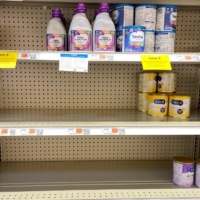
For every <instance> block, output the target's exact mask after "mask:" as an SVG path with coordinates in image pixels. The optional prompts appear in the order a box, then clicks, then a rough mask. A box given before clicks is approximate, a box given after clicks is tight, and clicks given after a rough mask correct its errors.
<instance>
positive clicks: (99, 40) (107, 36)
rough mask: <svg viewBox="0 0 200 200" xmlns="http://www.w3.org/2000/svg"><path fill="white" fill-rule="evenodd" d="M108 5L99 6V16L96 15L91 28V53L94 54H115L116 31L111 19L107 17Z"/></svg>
mask: <svg viewBox="0 0 200 200" xmlns="http://www.w3.org/2000/svg"><path fill="white" fill-rule="evenodd" d="M109 8H110V6H109V4H108V3H101V4H100V5H99V11H100V14H98V15H97V17H96V19H95V22H94V28H93V51H94V52H102V51H103V52H115V51H116V50H115V49H116V44H115V43H116V42H115V41H116V30H115V25H114V23H113V21H112V19H111V18H110V16H109Z"/></svg>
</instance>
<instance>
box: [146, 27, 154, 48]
mask: <svg viewBox="0 0 200 200" xmlns="http://www.w3.org/2000/svg"><path fill="white" fill-rule="evenodd" d="M154 50H155V31H148V30H146V35H145V52H154Z"/></svg>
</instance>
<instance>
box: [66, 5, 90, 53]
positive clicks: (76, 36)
mask: <svg viewBox="0 0 200 200" xmlns="http://www.w3.org/2000/svg"><path fill="white" fill-rule="evenodd" d="M86 10H87V9H86V5H85V4H83V3H78V4H77V6H76V11H75V13H74V14H75V15H74V17H73V19H72V22H71V24H70V28H69V51H78V52H80V51H86V52H90V51H92V28H91V25H90V22H89V21H88V19H87V16H86Z"/></svg>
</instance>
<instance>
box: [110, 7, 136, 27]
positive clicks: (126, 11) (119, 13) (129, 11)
mask: <svg viewBox="0 0 200 200" xmlns="http://www.w3.org/2000/svg"><path fill="white" fill-rule="evenodd" d="M112 20H113V22H114V24H115V28H116V30H118V29H122V28H123V27H124V26H132V25H133V21H134V6H133V5H131V4H117V5H114V6H113V7H112Z"/></svg>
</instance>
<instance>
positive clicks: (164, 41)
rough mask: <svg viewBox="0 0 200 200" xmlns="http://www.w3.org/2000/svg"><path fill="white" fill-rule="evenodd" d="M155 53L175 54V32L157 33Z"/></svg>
mask: <svg viewBox="0 0 200 200" xmlns="http://www.w3.org/2000/svg"><path fill="white" fill-rule="evenodd" d="M155 34H156V42H155V52H165V53H174V45H175V35H176V32H175V31H157V32H156V33H155Z"/></svg>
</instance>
